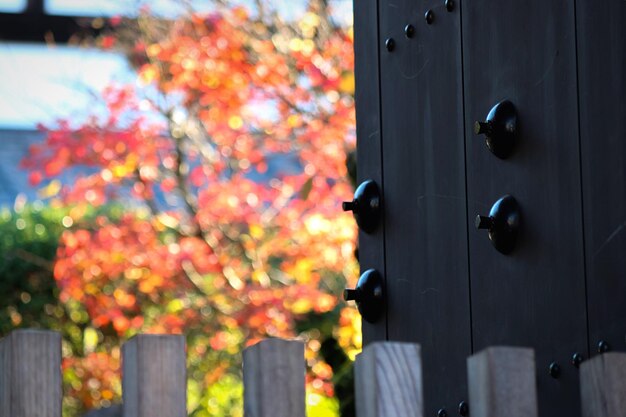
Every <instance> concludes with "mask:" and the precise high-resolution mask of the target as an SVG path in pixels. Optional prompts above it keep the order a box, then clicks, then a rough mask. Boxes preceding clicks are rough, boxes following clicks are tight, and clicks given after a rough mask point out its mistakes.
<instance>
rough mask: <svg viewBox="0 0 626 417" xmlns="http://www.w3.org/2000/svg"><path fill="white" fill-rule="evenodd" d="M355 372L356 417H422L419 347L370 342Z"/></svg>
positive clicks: (358, 358) (422, 400)
mask: <svg viewBox="0 0 626 417" xmlns="http://www.w3.org/2000/svg"><path fill="white" fill-rule="evenodd" d="M354 369H355V402H356V412H357V416H358V417H398V416H411V417H423V415H424V394H423V385H422V361H421V350H420V346H419V345H415V344H410V343H396V342H382V343H372V344H370V345H369V346H367V347H366V348H365V349H364V350H363V352H362V353H361V354H360V355H359V356H358V357H357V359H356V364H355V368H354Z"/></svg>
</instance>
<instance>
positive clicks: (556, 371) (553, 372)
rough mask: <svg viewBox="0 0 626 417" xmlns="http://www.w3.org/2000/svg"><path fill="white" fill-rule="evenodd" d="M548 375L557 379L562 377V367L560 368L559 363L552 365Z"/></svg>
mask: <svg viewBox="0 0 626 417" xmlns="http://www.w3.org/2000/svg"><path fill="white" fill-rule="evenodd" d="M548 373H549V374H550V376H551V377H552V378H554V379H557V378H558V377H560V376H561V367H560V366H559V364H558V363H556V362H552V363H551V364H550V367H549V368H548Z"/></svg>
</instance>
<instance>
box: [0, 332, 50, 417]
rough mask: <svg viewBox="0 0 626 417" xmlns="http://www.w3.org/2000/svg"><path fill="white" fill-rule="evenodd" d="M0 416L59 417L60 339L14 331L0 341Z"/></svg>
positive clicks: (39, 333) (36, 333)
mask: <svg viewBox="0 0 626 417" xmlns="http://www.w3.org/2000/svg"><path fill="white" fill-rule="evenodd" d="M0 357H1V361H0V417H61V401H62V389H61V336H60V335H59V334H58V333H56V332H50V331H43V330H16V331H14V332H12V333H10V334H9V335H8V336H7V337H6V338H4V339H3V340H2V341H0Z"/></svg>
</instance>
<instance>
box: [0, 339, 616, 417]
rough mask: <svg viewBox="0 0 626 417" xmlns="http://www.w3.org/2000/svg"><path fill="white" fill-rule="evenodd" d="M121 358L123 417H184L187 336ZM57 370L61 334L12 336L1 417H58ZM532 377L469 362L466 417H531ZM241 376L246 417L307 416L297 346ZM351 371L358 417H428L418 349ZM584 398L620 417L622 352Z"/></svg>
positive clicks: (599, 412)
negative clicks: (424, 410) (425, 414)
mask: <svg viewBox="0 0 626 417" xmlns="http://www.w3.org/2000/svg"><path fill="white" fill-rule="evenodd" d="M122 352H123V354H122V355H123V356H122V362H123V378H122V388H123V416H124V417H184V416H186V415H187V410H186V396H187V393H186V380H187V375H186V369H185V340H184V337H183V336H173V335H139V336H136V337H134V338H132V339H130V340H129V341H128V342H127V343H126V344H125V345H124V346H123V350H122ZM60 367H61V337H60V335H59V334H58V333H55V332H49V331H41V330H17V331H14V332H13V333H11V334H10V335H9V336H7V337H6V338H4V339H3V340H2V341H0V417H61V397H62V392H61V368H60ZM535 369H536V368H535V355H534V352H533V350H532V349H526V348H516V347H492V348H488V349H486V350H484V351H482V352H479V353H477V354H475V355H473V356H471V357H470V358H468V360H467V372H468V386H469V404H470V407H471V416H472V417H502V416H506V417H537V415H538V411H537V395H536V389H537V388H536V375H535ZM243 372H244V409H245V416H246V417H304V415H305V387H304V377H305V362H304V344H303V343H302V342H299V341H286V340H281V339H268V340H265V341H262V342H260V343H258V344H256V345H254V346H252V347H249V348H247V349H246V350H245V351H244V352H243ZM355 372H356V375H355V376H356V386H355V390H356V393H355V394H356V405H357V415H358V417H422V416H423V415H424V412H423V398H422V386H423V385H422V384H423V381H422V371H421V354H420V347H419V345H414V344H408V343H394V342H386V343H374V344H371V345H370V346H368V347H367V348H365V350H364V351H363V353H362V354H361V355H359V357H358V358H357V361H356V365H355ZM427 382H428V381H426V383H427ZM580 391H581V398H582V415H583V417H605V416H611V417H626V353H605V354H602V355H600V356H597V357H595V358H593V359H591V360H588V361H586V362H583V363H582V364H581V365H580ZM461 411H462V414H467V411H468V410H461ZM451 414H452V410H450V411H449V412H448V415H451ZM454 414H457V411H456V410H455V411H454Z"/></svg>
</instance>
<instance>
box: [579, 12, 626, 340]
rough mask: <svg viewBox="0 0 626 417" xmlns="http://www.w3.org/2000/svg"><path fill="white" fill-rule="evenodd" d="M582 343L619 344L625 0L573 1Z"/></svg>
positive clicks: (625, 265)
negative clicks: (585, 336)
mask: <svg viewBox="0 0 626 417" xmlns="http://www.w3.org/2000/svg"><path fill="white" fill-rule="evenodd" d="M577 28H578V70H579V94H580V136H581V150H582V172H583V201H584V205H583V208H584V219H585V249H586V263H587V288H588V300H589V336H590V337H589V343H590V348H591V349H592V351H593V352H595V350H596V346H597V343H598V342H599V341H600V340H605V341H607V342H608V343H609V345H610V346H611V347H612V348H613V349H615V350H625V349H626V341H625V335H626V303H625V302H624V298H626V1H624V0H608V1H605V2H602V4H601V5H600V4H598V2H595V1H593V0H579V1H577Z"/></svg>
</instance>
